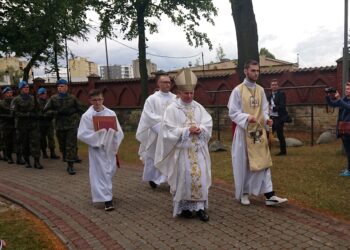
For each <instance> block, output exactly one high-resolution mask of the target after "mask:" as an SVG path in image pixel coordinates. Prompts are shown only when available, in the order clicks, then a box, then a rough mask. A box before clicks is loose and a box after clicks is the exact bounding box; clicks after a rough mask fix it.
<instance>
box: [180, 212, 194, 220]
mask: <svg viewBox="0 0 350 250" xmlns="http://www.w3.org/2000/svg"><path fill="white" fill-rule="evenodd" d="M180 215H181V216H182V217H184V218H188V219H190V218H193V213H192V212H191V211H190V210H183V211H182V212H181V214H180Z"/></svg>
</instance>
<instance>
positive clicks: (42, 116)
mask: <svg viewBox="0 0 350 250" xmlns="http://www.w3.org/2000/svg"><path fill="white" fill-rule="evenodd" d="M46 103H47V93H46V89H45V88H43V87H41V88H39V89H38V107H39V131H40V148H41V152H42V155H43V158H44V159H47V158H48V155H47V152H46V148H47V145H49V149H50V158H51V159H59V158H60V157H59V156H57V155H56V153H55V131H54V124H53V116H52V115H50V114H47V113H44V112H43V110H44V108H45V105H46Z"/></svg>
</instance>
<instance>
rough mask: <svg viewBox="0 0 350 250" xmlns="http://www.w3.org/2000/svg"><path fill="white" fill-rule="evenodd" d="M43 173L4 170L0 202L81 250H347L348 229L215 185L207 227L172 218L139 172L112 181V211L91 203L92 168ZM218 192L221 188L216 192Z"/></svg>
mask: <svg viewBox="0 0 350 250" xmlns="http://www.w3.org/2000/svg"><path fill="white" fill-rule="evenodd" d="M43 164H45V165H44V166H45V168H44V169H43V171H40V172H39V171H35V170H34V169H24V168H23V167H20V166H17V165H14V166H9V165H8V164H6V163H2V162H0V195H2V196H5V197H8V198H11V199H14V200H16V201H17V202H19V203H20V204H23V205H25V206H26V207H28V208H30V209H31V211H33V212H34V213H35V214H37V215H38V216H40V218H42V219H43V220H45V221H48V222H49V223H50V225H52V227H54V228H55V230H56V231H57V232H59V233H60V234H61V235H62V237H63V238H64V239H65V240H66V241H67V242H68V243H70V244H71V245H75V246H76V247H80V249H161V250H168V249H176V250H178V249H180V250H182V249H184V250H186V249H191V250H193V249H201V250H202V249H223V250H225V249H350V241H348V240H347V239H349V238H350V224H349V223H347V222H344V221H341V220H337V219H335V218H330V217H327V216H324V215H321V214H318V213H317V212H314V211H309V210H307V209H306V208H302V207H298V206H296V205H294V204H293V205H288V204H287V205H286V206H283V207H279V208H269V207H266V206H265V204H264V197H261V196H259V197H256V198H255V197H252V199H251V201H252V204H251V205H250V206H248V207H246V206H242V205H240V204H239V203H238V202H237V201H236V200H234V198H233V188H232V185H227V186H223V185H222V184H218V183H215V182H214V188H212V189H211V190H210V193H209V206H210V207H209V215H210V221H209V222H208V223H203V222H201V221H199V220H198V219H197V218H196V219H191V220H188V219H184V218H173V217H172V197H171V194H170V193H169V186H168V185H166V184H163V185H161V186H160V187H159V188H157V189H155V190H153V189H151V188H150V187H149V186H148V183H145V182H142V181H141V176H142V168H141V167H129V166H126V165H123V167H122V168H121V169H118V172H117V175H116V176H115V177H114V179H113V184H114V187H113V192H114V202H115V208H116V209H115V210H114V211H112V212H110V213H107V212H105V211H104V206H103V203H100V204H93V203H92V202H91V195H90V185H89V177H88V167H87V160H84V161H83V164H77V170H78V172H77V175H75V176H69V175H67V173H66V171H65V167H63V166H62V163H61V162H57V161H52V160H43ZM215 187H217V188H215Z"/></svg>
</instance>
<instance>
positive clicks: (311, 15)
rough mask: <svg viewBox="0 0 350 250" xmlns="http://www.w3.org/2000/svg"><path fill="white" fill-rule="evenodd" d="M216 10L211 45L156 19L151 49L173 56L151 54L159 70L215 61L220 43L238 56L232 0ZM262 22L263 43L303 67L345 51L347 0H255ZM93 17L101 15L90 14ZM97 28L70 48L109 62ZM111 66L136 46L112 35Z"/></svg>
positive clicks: (204, 27)
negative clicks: (201, 43) (196, 43)
mask: <svg viewBox="0 0 350 250" xmlns="http://www.w3.org/2000/svg"><path fill="white" fill-rule="evenodd" d="M213 2H214V5H215V6H216V7H217V8H218V15H217V16H216V17H214V21H215V26H212V25H211V24H208V23H206V22H201V25H200V27H199V29H200V30H201V31H206V33H207V34H208V36H209V38H210V39H211V41H212V44H213V50H212V51H210V50H209V48H208V46H203V47H199V48H195V47H191V46H189V45H188V43H187V41H186V38H185V34H184V33H183V31H182V29H181V28H180V27H176V26H174V25H173V24H172V23H171V22H170V21H169V20H167V19H166V18H162V20H161V21H159V22H158V25H159V33H157V34H152V35H149V36H148V39H149V40H148V42H147V46H148V49H147V52H149V53H153V54H157V55H162V56H170V57H171V56H173V57H189V56H192V55H197V56H194V57H192V58H186V59H179V58H176V59H171V58H163V57H155V56H151V55H147V58H148V59H151V61H152V62H154V63H156V64H157V66H158V70H159V69H162V70H166V71H167V70H172V69H176V68H180V67H185V66H187V65H188V64H189V62H190V61H191V62H192V64H194V63H195V61H196V60H199V59H200V60H201V56H200V54H201V53H202V52H203V55H204V63H209V62H211V61H217V59H216V55H217V54H216V48H218V47H219V46H221V47H222V48H223V51H224V53H225V55H226V58H229V59H236V58H237V42H236V34H235V26H234V22H233V18H232V14H231V5H230V1H229V0H214V1H213ZM253 7H254V12H255V17H256V22H257V26H258V36H259V48H263V47H264V48H267V49H268V50H269V51H270V52H271V53H272V54H273V55H275V57H276V58H277V59H280V60H284V61H288V62H297V61H298V60H299V65H300V67H319V66H330V65H335V64H336V62H335V61H336V60H337V59H338V58H340V57H341V55H342V48H343V43H344V38H343V36H344V1H343V0H293V1H291V0H253ZM88 17H89V18H90V19H93V20H97V16H96V15H95V14H93V13H90V14H89V16H88ZM96 34H97V32H96V31H94V30H91V33H90V34H89V40H88V41H81V40H77V41H70V42H68V47H69V50H70V51H72V52H73V54H74V55H75V56H82V57H87V58H88V59H89V60H90V61H93V62H95V63H97V64H99V65H106V55H105V46H104V41H101V42H97V41H96ZM115 40H117V41H119V42H121V43H124V44H126V45H128V46H130V47H132V48H135V49H137V39H134V40H132V41H127V40H122V38H117V39H115ZM107 44H108V45H107V47H108V56H109V65H114V64H126V65H130V64H131V63H132V60H134V59H137V51H136V50H133V49H130V48H128V47H125V46H123V45H121V44H120V43H118V42H116V41H112V40H110V39H108V41H107Z"/></svg>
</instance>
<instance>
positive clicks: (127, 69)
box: [121, 65, 134, 78]
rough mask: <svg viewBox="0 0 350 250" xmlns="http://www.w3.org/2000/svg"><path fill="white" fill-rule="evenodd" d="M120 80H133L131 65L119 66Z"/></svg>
mask: <svg viewBox="0 0 350 250" xmlns="http://www.w3.org/2000/svg"><path fill="white" fill-rule="evenodd" d="M121 70H122V71H121V73H122V78H134V70H133V69H132V66H131V65H121Z"/></svg>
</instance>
